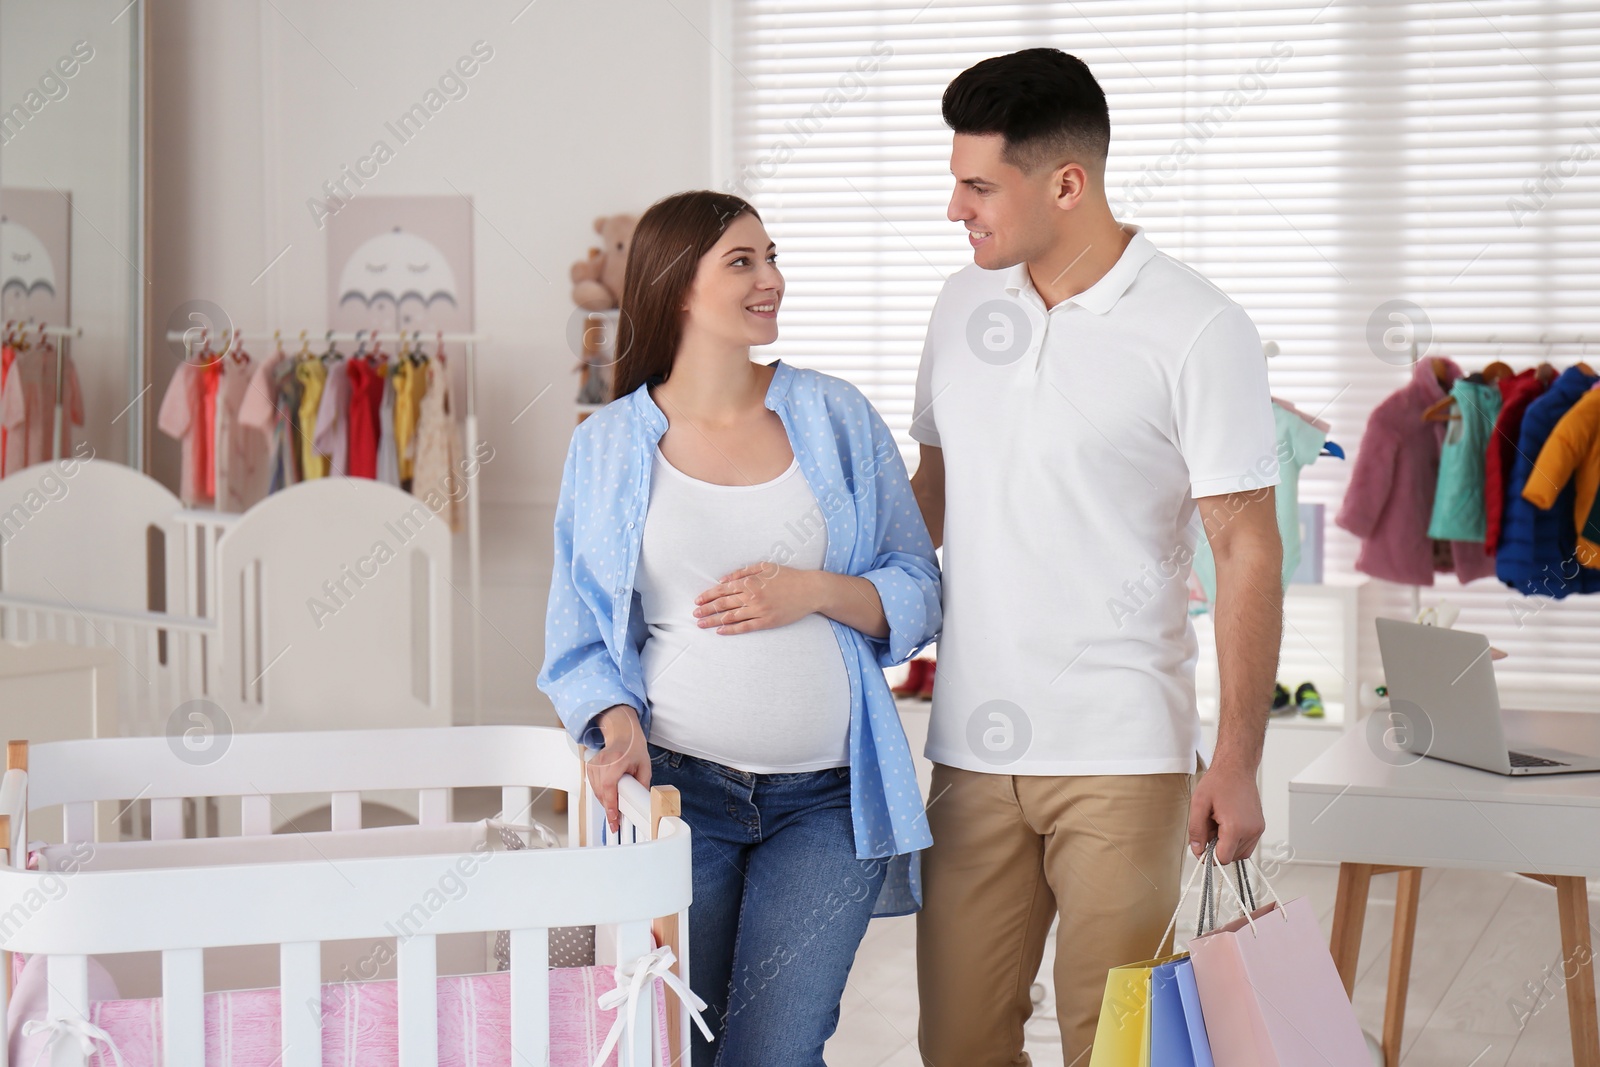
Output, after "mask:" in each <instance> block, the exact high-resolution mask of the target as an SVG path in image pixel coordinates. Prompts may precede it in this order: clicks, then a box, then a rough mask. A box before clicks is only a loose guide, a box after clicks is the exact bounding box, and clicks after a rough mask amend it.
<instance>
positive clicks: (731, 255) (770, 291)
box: [684, 214, 783, 345]
mask: <svg viewBox="0 0 1600 1067" xmlns="http://www.w3.org/2000/svg"><path fill="white" fill-rule="evenodd" d="M774 247H775V246H774V245H773V243H772V241H771V239H770V238H768V237H767V228H766V227H765V226H763V225H761V220H760V219H757V218H756V217H755V216H754V215H748V214H746V215H740V216H739V217H738V218H737V219H735V220H733V222H731V223H729V224H728V228H727V229H726V230H725V231H723V234H722V237H721V239H720V240H718V241H717V243H716V245H715V246H713V247H712V249H711V250H710V251H709V252H707V253H706V254H705V255H703V256H701V257H700V266H699V267H698V268H697V269H696V271H695V275H694V282H693V283H692V284H691V285H690V286H689V296H688V303H687V305H686V311H687V316H688V318H687V321H686V322H685V324H684V325H685V330H684V332H685V334H692V335H696V336H710V337H714V338H717V339H719V340H723V341H726V342H728V343H730V344H733V345H770V344H771V343H772V342H773V341H776V340H777V339H778V305H779V304H781V303H782V302H783V275H782V274H780V273H779V272H778V266H777V258H778V254H777V252H776V251H775V250H774Z"/></svg>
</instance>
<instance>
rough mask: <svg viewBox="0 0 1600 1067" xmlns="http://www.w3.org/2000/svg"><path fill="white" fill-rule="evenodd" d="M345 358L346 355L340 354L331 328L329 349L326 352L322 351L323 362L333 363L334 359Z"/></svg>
mask: <svg viewBox="0 0 1600 1067" xmlns="http://www.w3.org/2000/svg"><path fill="white" fill-rule="evenodd" d="M343 358H344V356H343V355H341V354H340V352H339V349H338V348H337V347H336V346H335V345H334V343H333V331H332V330H329V331H328V350H327V351H326V352H324V353H322V362H324V363H331V362H332V361H334V360H336V359H343Z"/></svg>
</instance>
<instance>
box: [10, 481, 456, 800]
mask: <svg viewBox="0 0 1600 1067" xmlns="http://www.w3.org/2000/svg"><path fill="white" fill-rule="evenodd" d="M451 554H452V543H451V535H450V530H449V527H448V526H447V525H446V524H445V523H444V522H443V521H440V520H437V519H436V517H435V516H434V515H433V514H432V512H430V511H429V509H428V506H427V505H426V504H425V503H424V502H423V501H422V500H420V499H419V498H417V497H415V496H412V495H411V494H409V493H406V492H403V491H402V490H400V489H397V488H395V487H393V486H389V485H384V484H382V483H380V482H376V481H373V480H371V479H365V478H321V479H317V480H314V481H310V482H304V483H301V484H299V485H296V486H292V487H290V488H289V489H286V490H284V491H282V492H279V493H275V494H273V495H272V496H270V497H268V498H267V499H265V500H263V501H262V502H260V503H259V504H257V505H255V506H254V507H252V508H250V509H249V510H248V511H246V512H245V513H244V514H243V515H227V514H222V513H217V512H200V511H188V510H185V509H183V508H182V507H181V505H180V504H179V501H178V499H177V498H176V497H175V496H173V495H172V493H170V492H169V491H168V490H167V489H166V488H165V487H164V486H162V485H161V484H160V483H158V482H156V481H155V480H154V479H151V478H149V477H148V476H146V475H144V474H142V473H140V472H138V471H136V470H133V469H131V468H129V467H125V466H123V465H121V464H117V463H109V462H106V461H103V460H78V461H72V462H70V463H67V462H63V463H50V464H39V465H37V466H34V467H29V468H27V469H25V470H22V471H19V472H17V473H15V474H13V475H11V476H9V477H7V478H5V479H3V480H0V637H3V638H6V639H8V640H11V641H24V642H32V641H54V642H60V643H64V644H68V645H78V646H109V647H111V648H112V649H114V650H115V651H116V654H117V663H118V667H119V672H118V683H117V686H116V690H117V694H118V703H119V708H118V714H117V719H118V721H119V722H120V724H121V730H122V733H124V734H127V735H134V736H155V735H162V734H175V735H177V736H186V735H190V736H197V737H201V738H202V739H203V740H204V741H205V743H210V738H211V735H213V734H216V735H221V734H228V733H239V732H248V731H259V730H274V731H295V730H316V729H365V728H373V727H424V726H448V725H451V724H452V721H453V715H452V709H453V706H454V702H453V699H452V676H451V619H452V604H453V597H454V595H455V594H454V589H453V586H452V584H451V577H450V576H451ZM44 713H46V714H47V713H48V710H46V711H45V712H44ZM8 726H9V727H10V729H12V730H13V731H17V732H20V733H30V732H31V731H28V730H25V729H24V730H18V729H17V725H16V724H15V723H14V722H8ZM197 732H198V733H197ZM130 798H131V794H130V797H123V798H118V799H121V800H127V799H130ZM375 799H380V800H382V801H383V802H384V803H388V804H390V805H391V806H395V807H398V808H400V810H402V811H403V812H405V814H407V815H409V816H412V817H415V816H416V815H417V812H416V810H415V809H414V808H412V807H410V806H409V804H407V803H406V802H405V801H403V800H399V799H397V798H395V797H394V796H388V797H381V798H375ZM308 810H310V808H309V807H308V806H307V805H305V804H303V803H301V802H300V801H299V800H294V799H288V798H286V799H284V800H283V801H281V802H280V803H279V805H278V816H279V821H280V823H282V822H289V821H292V820H297V819H298V818H299V817H300V816H302V815H304V814H305V813H306V812H307V811H308ZM221 814H222V818H223V820H224V822H225V824H227V825H229V826H232V825H234V824H233V815H232V813H231V811H224V812H222V813H221Z"/></svg>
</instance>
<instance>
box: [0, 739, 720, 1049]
mask: <svg viewBox="0 0 1600 1067" xmlns="http://www.w3.org/2000/svg"><path fill="white" fill-rule="evenodd" d="M233 744H234V745H235V746H236V747H235V748H234V749H232V750H230V752H229V753H228V758H227V760H222V761H217V762H216V763H207V764H191V763H187V762H185V761H182V760H178V759H174V758H173V754H172V752H171V751H170V750H169V749H167V748H166V744H165V740H164V739H159V738H118V739H103V740H94V741H66V742H55V743H49V744H41V745H36V746H32V748H31V750H26V749H24V748H22V747H21V746H18V745H13V746H11V748H10V750H9V753H8V756H9V761H10V762H11V763H12V764H13V766H12V767H11V769H9V770H8V771H7V772H6V774H5V776H4V778H3V779H0V844H3V845H6V846H9V847H8V848H7V851H6V853H5V862H4V864H0V914H4V913H6V911H7V909H9V908H11V907H13V905H14V903H15V902H17V901H20V900H23V899H24V898H25V897H26V896H27V895H28V894H29V893H34V894H37V893H38V892H39V885H40V884H41V880H42V879H43V878H44V877H46V876H45V875H42V874H40V873H38V872H31V871H26V870H22V869H19V868H20V867H21V866H22V863H21V860H22V858H23V857H22V855H21V854H20V849H21V848H23V847H25V842H26V840H27V838H26V836H25V834H26V830H25V823H26V816H27V812H28V811H29V810H37V809H39V808H42V807H47V806H51V805H55V804H62V805H64V806H65V807H66V810H67V811H68V813H69V817H68V818H67V819H65V820H64V826H66V827H67V829H66V832H65V834H64V837H65V839H66V840H67V841H89V840H92V837H93V825H94V824H93V821H92V818H89V819H85V818H84V817H83V815H82V812H83V810H84V809H85V807H87V808H88V809H89V810H91V811H92V806H93V804H94V802H95V801H96V800H105V799H113V798H117V797H123V796H128V795H133V794H132V793H130V789H132V787H134V786H135V785H136V784H137V783H138V782H139V780H140V779H141V778H142V779H144V785H143V788H144V789H145V790H147V791H148V793H149V794H150V795H151V796H153V797H154V798H155V799H157V800H159V801H163V802H173V801H177V802H181V801H182V800H183V799H184V798H186V797H191V796H218V795H229V794H235V795H247V796H254V797H266V798H268V799H269V801H270V796H271V794H272V792H273V791H281V792H306V791H323V792H328V793H330V794H331V795H332V796H333V797H334V798H335V811H336V812H337V811H342V812H344V813H345V814H344V818H345V821H346V826H347V827H349V826H351V825H352V823H351V819H352V813H353V818H354V823H353V825H354V826H357V827H358V826H359V811H360V808H359V803H352V802H350V801H348V800H347V801H345V802H343V803H341V802H340V801H339V800H338V798H339V797H341V796H345V797H349V796H355V797H359V794H360V793H361V792H363V791H365V790H369V789H394V788H401V787H403V783H406V784H409V785H410V786H411V787H414V788H416V789H417V790H418V794H419V802H420V808H421V810H422V811H423V813H424V815H425V818H426V819H427V821H429V822H442V821H444V818H445V814H444V813H445V810H446V808H447V800H446V798H447V797H448V790H449V789H450V788H453V787H459V786H485V785H496V784H497V785H500V786H501V789H502V792H501V797H502V811H501V817H502V818H503V819H504V820H505V821H507V822H517V821H525V820H526V818H527V815H526V812H527V808H528V805H529V803H530V802H531V799H532V797H533V796H534V794H535V793H536V792H537V791H540V790H545V789H551V788H557V789H564V790H570V789H573V788H575V786H576V785H577V783H578V781H580V780H581V773H582V768H581V763H580V762H579V761H578V760H577V758H576V756H575V754H574V753H573V751H572V749H571V748H570V746H569V745H568V743H567V741H566V737H565V735H564V734H563V733H562V732H561V731H557V730H549V729H544V728H539V727H501V726H495V727H453V728H439V729H416V730H381V731H330V732H319V733H314V734H259V735H248V736H240V737H236V738H234V740H233ZM222 763H226V764H228V765H229V766H228V767H227V768H226V769H225V770H224V769H219V764H222ZM30 765H31V769H30ZM508 782H510V783H514V784H511V785H507V784H506V783H508ZM242 783H250V785H249V786H248V787H246V786H244V785H243V784H242ZM308 787H310V788H309V789H308ZM247 788H249V789H251V790H252V791H251V792H249V793H246V789H247ZM133 792H137V790H134V791H133ZM622 807H623V810H624V817H625V819H626V820H627V824H628V827H629V829H628V833H627V835H626V837H624V838H621V839H616V838H613V840H610V841H607V842H606V843H605V844H604V845H597V846H594V847H568V848H559V849H528V850H523V851H511V852H505V853H497V854H496V855H495V859H494V860H493V862H490V863H484V864H480V865H478V866H477V867H476V868H475V871H474V873H473V875H472V876H471V879H470V884H469V885H468V888H467V890H466V891H465V892H464V893H463V894H462V896H461V897H460V898H459V900H457V901H456V902H455V903H454V904H453V905H452V906H448V907H441V908H437V909H421V910H422V912H423V914H421V915H419V914H418V908H417V902H418V901H421V900H424V899H426V896H427V894H428V893H430V892H436V891H437V887H438V885H439V881H440V877H441V874H442V872H444V871H445V870H447V869H449V868H450V865H451V864H452V863H454V862H456V861H457V860H458V859H459V857H456V856H444V855H431V856H403V857H372V858H363V859H341V860H340V861H339V862H338V863H337V864H334V863H332V862H323V861H312V862H285V863H276V864H268V863H263V864H246V865H224V866H207V867H198V866H197V867H185V868H162V869H147V870H127V869H123V870H98V871H97V870H94V869H93V867H92V865H90V866H86V867H85V868H84V869H82V870H79V871H77V872H76V873H74V874H72V875H71V879H70V882H69V883H68V891H67V892H65V893H61V894H59V896H58V897H57V898H56V899H53V900H52V902H51V905H50V907H48V908H43V909H39V910H38V911H36V912H33V913H31V914H30V915H29V917H28V918H27V921H26V922H24V923H22V924H20V925H19V926H16V927H15V928H14V929H13V928H11V927H10V926H7V927H5V928H4V929H0V937H3V939H4V940H3V942H0V948H3V949H4V950H6V951H8V952H26V953H38V954H42V955H45V956H46V957H47V963H46V977H47V979H48V982H49V1007H48V1014H49V1017H50V1018H66V1019H87V1018H88V1012H89V994H88V989H89V985H88V983H89V970H88V957H89V956H91V955H100V954H110V953H124V952H159V953H160V955H161V987H162V1005H161V1013H162V1027H163V1040H162V1047H163V1049H164V1062H165V1063H166V1064H168V1065H172V1067H176V1065H183V1067H192V1065H196V1064H200V1063H202V1062H203V1061H204V1044H205V1028H204V1020H205V1013H204V1001H203V997H204V967H203V962H202V961H203V952H204V950H205V949H206V948H213V947H222V946H233V945H259V944H276V945H278V946H279V968H280V974H279V989H280V997H281V1013H282V1014H281V1028H282V1029H281V1041H282V1059H281V1061H280V1062H281V1063H282V1064H283V1065H284V1067H311V1065H313V1064H319V1063H320V1062H321V1054H322V1053H321V1047H322V1046H321V1025H322V1023H321V1017H320V1014H319V1013H316V1012H312V1011H308V1010H307V1008H306V1005H308V1004H320V1003H321V999H320V998H321V990H322V984H321V970H320V968H321V945H322V942H325V941H336V940H349V939H363V938H386V937H391V936H394V929H393V927H392V918H393V916H396V915H407V916H410V917H413V918H414V919H416V924H415V929H416V932H415V933H413V934H411V935H410V936H407V937H406V938H404V939H403V940H400V939H398V938H397V946H396V958H397V976H396V978H397V990H398V1001H399V1024H398V1025H399V1034H398V1040H399V1062H400V1064H401V1065H402V1067H426V1065H434V1064H435V1063H436V1059H437V1048H438V1046H437V1041H438V1015H437V1000H436V997H437V979H438V967H437V959H438V953H437V938H438V937H440V936H444V935H447V934H455V933H476V932H480V931H490V930H497V929H505V930H509V931H510V942H511V958H510V964H511V969H510V976H509V982H510V1012H511V1020H512V1023H511V1041H512V1046H513V1048H514V1050H515V1052H514V1060H513V1062H514V1063H517V1064H522V1063H528V1064H544V1063H546V1062H548V1055H549V1031H550V1019H549V973H548V966H549V958H548V937H549V929H550V928H551V927H557V926H581V925H594V926H596V928H597V935H598V934H599V932H600V931H601V930H602V929H611V930H614V953H615V956H614V958H615V959H616V960H618V961H623V962H627V961H631V960H634V959H637V958H639V957H640V956H643V955H644V954H645V953H646V952H648V951H649V950H650V948H651V940H652V936H654V937H655V938H657V939H658V940H659V941H660V942H661V943H664V944H669V945H672V946H673V948H674V951H675V954H676V955H677V956H678V958H679V960H680V967H679V974H680V977H682V978H683V979H684V980H685V981H687V979H688V969H687V958H686V957H687V953H686V951H685V950H686V947H687V946H686V934H687V909H688V906H689V900H690V895H691V879H690V854H691V853H690V839H689V832H688V827H687V826H686V825H685V824H684V823H683V821H682V820H681V818H679V817H678V814H677V797H676V791H675V790H665V789H658V790H654V791H651V790H646V789H645V788H644V787H643V786H641V785H640V784H639V783H638V782H637V781H635V780H633V779H631V778H626V779H624V780H623V783H622ZM585 808H586V805H583V804H578V803H574V804H569V817H568V818H569V824H568V825H569V833H573V834H575V833H576V831H577V830H578V829H579V828H578V826H577V825H576V823H575V820H576V819H577V817H578V813H579V812H581V811H583V810H585ZM74 810H76V811H78V812H79V815H78V817H76V818H73V817H70V816H71V813H72V812H73V811H74ZM158 810H168V809H158ZM5 824H8V825H5ZM251 825H253V827H254V832H261V828H262V826H263V825H266V826H268V827H269V828H270V824H269V823H268V824H263V823H262V822H260V821H259V820H257V821H255V822H253V823H252V824H251ZM154 826H155V827H158V828H160V829H161V831H162V833H163V835H172V834H173V833H174V832H176V835H178V836H181V832H182V825H181V822H174V821H172V820H171V819H170V818H163V819H158V820H156V821H155V823H154ZM336 828H337V827H336ZM85 831H87V836H84V834H85ZM569 840H570V839H569ZM591 840H598V838H591ZM663 916H665V917H667V918H665V919H663V918H662V917H663ZM675 942H676V943H675ZM596 948H597V959H600V958H601V946H600V943H599V938H598V936H597V946H596ZM7 973H8V974H9V968H8V969H7ZM652 1003H653V1001H652ZM4 1008H5V1005H4V1004H0V1015H3V1012H4ZM642 1014H643V1015H645V1016H646V1018H644V1019H641V1020H640V1022H641V1025H639V1026H637V1027H635V1028H634V1029H633V1033H632V1039H631V1041H632V1044H631V1047H630V1049H629V1051H628V1052H625V1053H624V1054H623V1058H622V1062H630V1061H629V1060H628V1058H627V1057H628V1056H629V1055H631V1056H632V1057H633V1059H632V1060H631V1062H633V1063H638V1064H648V1063H651V1062H652V1055H653V1051H652V1044H653V1034H654V1032H655V1031H654V1026H653V1024H651V1023H649V1021H648V1017H649V1015H650V1012H648V1011H644V1012H642ZM668 1025H669V1032H670V1033H671V1034H672V1039H671V1046H670V1047H671V1048H672V1049H674V1050H675V1051H674V1056H675V1057H676V1056H678V1055H680V1054H681V1051H682V1049H683V1048H684V1045H683V1044H682V1038H683V1035H685V1034H687V1032H688V1031H687V1026H688V1018H687V1008H686V1006H683V1005H680V1004H677V1003H676V1001H675V1000H674V1001H672V1002H671V1006H669V1017H668ZM5 1054H6V1053H5V1050H4V1047H3V1043H0V1067H5V1059H4V1057H5ZM84 1062H85V1060H84V1056H83V1053H82V1050H81V1047H80V1046H79V1045H78V1044H77V1043H76V1042H73V1041H62V1042H59V1043H57V1045H56V1046H55V1049H54V1051H53V1058H52V1064H53V1067H65V1065H72V1067H79V1065H81V1064H83V1063H84Z"/></svg>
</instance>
